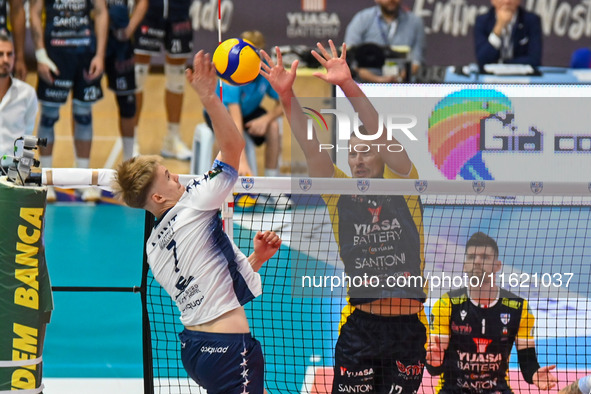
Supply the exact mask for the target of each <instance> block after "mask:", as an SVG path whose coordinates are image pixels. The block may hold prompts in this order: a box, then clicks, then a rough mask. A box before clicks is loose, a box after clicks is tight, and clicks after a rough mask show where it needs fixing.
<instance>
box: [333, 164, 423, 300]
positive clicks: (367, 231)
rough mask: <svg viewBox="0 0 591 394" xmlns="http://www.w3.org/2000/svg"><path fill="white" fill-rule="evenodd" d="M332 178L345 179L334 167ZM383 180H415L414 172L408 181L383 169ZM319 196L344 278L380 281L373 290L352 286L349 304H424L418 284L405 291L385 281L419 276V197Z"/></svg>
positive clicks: (421, 251)
mask: <svg viewBox="0 0 591 394" xmlns="http://www.w3.org/2000/svg"><path fill="white" fill-rule="evenodd" d="M334 177H335V178H349V177H348V176H347V175H346V174H345V173H344V172H343V171H342V170H340V169H339V168H338V167H336V166H335V174H334ZM383 177H384V178H385V179H395V178H404V179H406V178H411V179H417V178H418V172H417V170H416V168H415V167H414V166H413V167H412V169H411V172H410V174H409V176H408V177H401V176H400V175H398V174H396V173H395V172H393V171H392V170H391V169H389V168H388V167H387V166H385V169H384V175H383ZM369 181H370V182H371V180H369ZM322 197H323V198H324V201H325V202H326V205H327V208H328V213H329V216H330V220H331V223H332V227H333V233H334V236H335V239H336V241H337V244H338V245H339V254H340V257H341V260H342V261H343V263H344V265H345V273H346V275H348V276H349V277H351V278H353V277H356V278H363V277H378V278H379V284H378V285H377V286H375V282H374V286H370V285H369V284H368V285H367V286H362V287H359V286H350V287H349V293H348V294H349V297H350V300H349V302H350V304H351V305H360V304H364V303H368V302H372V301H375V300H377V299H381V298H412V299H420V300H421V301H424V299H425V297H426V295H425V292H424V290H423V287H424V283H421V281H416V282H413V283H412V284H410V285H408V286H403V287H397V286H391V284H392V282H390V283H387V282H386V280H387V278H388V277H390V278H393V279H395V278H396V277H398V276H405V277H418V276H420V277H422V275H423V266H424V258H423V245H424V237H423V209H422V206H421V201H420V198H419V196H402V195H384V196H375V195H366V194H362V193H360V194H357V195H336V194H327V195H323V196H322ZM409 282H410V281H409Z"/></svg>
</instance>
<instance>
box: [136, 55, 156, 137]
mask: <svg viewBox="0 0 591 394" xmlns="http://www.w3.org/2000/svg"><path fill="white" fill-rule="evenodd" d="M151 58H152V57H151V56H150V55H147V54H143V53H138V52H137V49H136V52H135V57H134V63H135V66H134V70H135V86H136V87H135V107H136V110H135V116H134V118H133V119H134V121H133V123H134V126H135V127H136V133H135V135H136V136H137V127H138V125H139V122H140V115H141V113H142V107H143V103H144V87H145V86H146V80H147V79H148V73H149V71H150V59H151Z"/></svg>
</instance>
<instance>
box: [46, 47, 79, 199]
mask: <svg viewBox="0 0 591 394" xmlns="http://www.w3.org/2000/svg"><path fill="white" fill-rule="evenodd" d="M47 54H48V55H49V57H50V58H51V59H52V60H53V61H54V63H55V64H56V66H57V68H58V69H59V70H60V74H59V76H54V77H55V81H54V82H53V84H50V83H47V82H45V81H44V80H43V79H41V78H38V82H37V97H38V98H39V103H40V104H41V113H40V114H39V125H38V127H37V137H38V138H47V146H45V147H40V148H39V161H40V163H41V167H43V168H51V167H53V146H54V143H55V124H56V122H57V121H58V120H59V117H60V107H61V106H62V104H64V103H65V102H66V101H67V99H68V95H69V94H70V90H71V89H72V85H73V78H74V73H73V69H72V61H71V56H69V55H68V54H67V51H66V52H64V51H62V50H61V49H59V48H58V49H56V48H53V47H51V46H48V47H47ZM55 200H56V194H55V189H54V188H53V187H50V188H48V191H47V201H49V202H52V201H55Z"/></svg>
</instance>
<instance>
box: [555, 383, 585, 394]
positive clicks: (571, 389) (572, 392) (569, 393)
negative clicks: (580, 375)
mask: <svg viewBox="0 0 591 394" xmlns="http://www.w3.org/2000/svg"><path fill="white" fill-rule="evenodd" d="M558 394H583V393H581V390H579V381H578V380H575V381H574V382H572V383H571V384H569V385H568V386H566V387H565V388H563V389H561V390H560V392H559V393H558Z"/></svg>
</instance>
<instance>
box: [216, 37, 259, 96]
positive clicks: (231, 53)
mask: <svg viewBox="0 0 591 394" xmlns="http://www.w3.org/2000/svg"><path fill="white" fill-rule="evenodd" d="M213 65H214V66H215V69H216V72H217V74H218V75H219V77H220V78H222V79H223V80H224V81H226V82H228V83H230V84H232V85H244V84H247V83H249V82H252V81H253V80H254V79H255V78H256V77H257V76H258V75H259V71H260V68H261V58H260V57H259V53H258V50H257V48H256V47H255V46H254V45H253V44H252V43H251V42H250V41H248V40H243V39H242V38H230V39H228V40H226V41H224V42H222V43H221V44H220V45H218V47H217V49H216V50H215V52H214V53H213Z"/></svg>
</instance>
